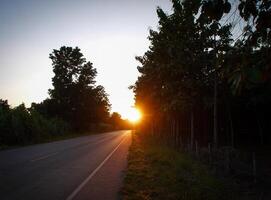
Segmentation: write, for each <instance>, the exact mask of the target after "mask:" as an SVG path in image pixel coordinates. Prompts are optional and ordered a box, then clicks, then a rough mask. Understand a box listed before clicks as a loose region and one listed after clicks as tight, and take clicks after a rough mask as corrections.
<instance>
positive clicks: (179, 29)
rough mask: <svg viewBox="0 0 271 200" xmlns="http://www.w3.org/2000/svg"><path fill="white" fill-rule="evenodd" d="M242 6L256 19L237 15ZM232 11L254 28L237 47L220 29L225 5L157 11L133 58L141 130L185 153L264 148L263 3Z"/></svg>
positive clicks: (266, 49) (187, 4) (182, 4)
mask: <svg viewBox="0 0 271 200" xmlns="http://www.w3.org/2000/svg"><path fill="white" fill-rule="evenodd" d="M249 2H250V3H253V2H254V3H255V4H256V7H255V9H256V10H257V12H255V13H254V12H252V10H251V9H249V8H248V7H247V8H245V7H246V6H248V5H247V4H248V3H249ZM240 5H242V6H243V7H242V6H240ZM240 5H239V11H240V17H243V18H244V20H246V21H249V18H250V17H252V18H253V19H255V20H256V21H254V24H252V25H251V26H252V28H250V29H247V28H248V27H246V29H245V30H244V32H243V33H242V34H243V35H244V37H243V38H241V39H239V38H233V37H232V35H231V31H232V24H230V23H228V24H227V23H221V21H220V19H221V18H222V17H224V16H225V17H227V15H229V14H230V10H231V7H232V5H231V2H230V1H227V0H203V1H200V0H198V1H188V0H184V1H178V0H172V13H171V14H166V13H165V12H164V11H163V10H162V9H160V8H158V9H157V15H158V18H159V23H158V30H157V31H153V30H150V34H149V38H148V39H149V40H150V47H149V49H148V51H147V52H145V54H144V55H143V56H141V57H136V59H137V60H138V61H139V62H140V66H139V67H138V71H139V72H140V76H139V77H138V80H137V81H136V83H135V85H134V86H132V89H133V91H134V93H135V100H136V106H137V107H139V108H140V109H141V111H142V112H143V113H144V114H143V116H144V123H143V124H142V127H141V129H142V130H145V131H146V132H147V133H149V134H151V135H154V136H157V137H159V138H161V139H163V140H167V141H168V142H169V143H170V144H173V145H177V146H180V145H181V144H182V146H185V145H190V148H195V145H196V143H197V144H198V145H205V146H207V145H208V144H209V145H210V144H212V145H214V146H217V144H218V143H219V144H220V145H237V143H238V144H240V145H243V144H247V143H255V142H256V141H257V143H259V142H260V141H261V142H262V143H263V142H265V143H269V141H270V139H271V138H270V136H269V135H268V134H267V130H268V127H269V124H270V123H269V120H267V118H268V117H267V116H269V114H270V110H271V109H270V105H269V104H268V102H270V96H271V92H270V91H271V88H270V83H271V81H270V67H271V66H270V56H269V55H270V41H269V40H268V39H267V38H264V35H262V32H261V31H265V29H266V28H267V29H266V30H267V32H268V31H269V30H270V29H268V27H269V26H268V23H266V22H259V21H257V20H260V21H261V19H260V16H259V15H260V13H261V12H268V13H269V11H270V9H269V6H270V3H269V4H267V3H266V1H250V0H247V1H245V0H244V1H243V0H242V1H240ZM244 9H245V10H244ZM258 23H264V24H265V26H263V27H262V29H260V28H259V27H260V26H258ZM248 30H250V31H251V34H249V33H248V32H247V31H248ZM269 32H270V31H269ZM269 32H268V34H269ZM258 33H261V34H258ZM254 35H256V36H257V43H253V42H252V40H253V37H254ZM255 113H256V115H255ZM248 121H249V122H254V123H249V125H248ZM243 130H245V131H246V133H247V135H246V138H245V137H244V136H243V135H242V134H241V133H242V131H243ZM218 136H219V137H218ZM255 138H257V139H256V140H255Z"/></svg>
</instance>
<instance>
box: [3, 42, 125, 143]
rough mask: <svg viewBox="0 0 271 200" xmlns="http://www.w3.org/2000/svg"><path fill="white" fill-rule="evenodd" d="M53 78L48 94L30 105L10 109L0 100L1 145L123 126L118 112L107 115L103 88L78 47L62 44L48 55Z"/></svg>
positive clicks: (106, 97)
mask: <svg viewBox="0 0 271 200" xmlns="http://www.w3.org/2000/svg"><path fill="white" fill-rule="evenodd" d="M50 59H51V60H52V66H53V72H54V77H53V78H52V83H53V89H49V95H50V97H49V98H48V99H45V100H44V101H43V102H41V103H32V105H31V107H30V108H26V107H25V105H24V104H21V105H19V106H17V107H15V108H11V107H10V105H9V104H8V102H7V101H6V100H0V145H17V144H19V145H20V144H28V143H36V142H42V141H44V140H46V139H50V138H54V137H57V136H61V135H65V134H68V133H70V132H72V133H80V132H86V131H106V130H113V129H117V128H122V127H123V126H121V125H120V123H121V122H122V119H121V118H120V117H119V118H117V119H116V116H115V115H117V113H114V114H112V116H111V115H110V112H109V111H110V106H111V105H110V103H109V100H108V95H107V93H106V92H105V89H104V87H103V86H101V85H96V81H95V78H96V76H97V70H96V69H95V68H94V67H93V64H92V63H91V62H88V61H86V59H85V58H84V56H83V54H82V53H81V51H80V49H79V48H78V47H75V48H72V47H66V46H63V47H61V48H60V49H59V50H53V52H52V53H51V54H50Z"/></svg>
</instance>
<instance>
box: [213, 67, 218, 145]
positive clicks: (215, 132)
mask: <svg viewBox="0 0 271 200" xmlns="http://www.w3.org/2000/svg"><path fill="white" fill-rule="evenodd" d="M214 76H215V78H214V148H217V78H216V72H215V75H214Z"/></svg>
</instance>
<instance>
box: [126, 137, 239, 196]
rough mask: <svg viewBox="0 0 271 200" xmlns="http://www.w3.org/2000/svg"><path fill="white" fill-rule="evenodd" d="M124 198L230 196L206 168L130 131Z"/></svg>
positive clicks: (187, 157) (182, 154)
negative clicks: (130, 138) (131, 137)
mask: <svg viewBox="0 0 271 200" xmlns="http://www.w3.org/2000/svg"><path fill="white" fill-rule="evenodd" d="M122 197H123V199H124V200H151V199H153V200H175V199H178V200H179V199H180V200H181V199H183V200H204V199H206V200H213V199H219V200H220V199H221V200H223V199H234V198H233V195H232V194H231V193H229V192H227V191H226V190H225V187H224V184H223V183H222V182H221V181H219V180H218V179H216V178H215V177H214V176H212V175H211V173H209V171H208V169H207V168H206V167H205V166H203V165H201V164H200V163H199V162H196V161H195V160H193V159H191V158H190V157H189V156H187V155H186V154H184V153H180V152H178V151H176V150H173V149H171V148H168V147H166V146H163V145H157V144H154V143H152V142H150V141H146V140H143V139H142V138H141V137H139V136H138V135H137V134H133V141H132V145H131V147H130V150H129V156H128V169H127V172H126V177H125V180H124V187H123V189H122Z"/></svg>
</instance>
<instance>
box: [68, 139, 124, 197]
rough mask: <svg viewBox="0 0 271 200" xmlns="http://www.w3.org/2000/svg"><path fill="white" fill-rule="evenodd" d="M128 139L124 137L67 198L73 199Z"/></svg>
mask: <svg viewBox="0 0 271 200" xmlns="http://www.w3.org/2000/svg"><path fill="white" fill-rule="evenodd" d="M125 139H126V136H124V137H123V139H122V140H121V142H120V143H119V144H118V145H117V146H116V148H115V149H114V150H113V151H112V152H111V153H109V154H108V156H107V157H106V158H105V159H104V160H103V162H101V163H100V164H99V166H98V167H97V168H96V169H95V170H94V171H92V173H91V174H90V175H89V176H88V177H87V178H86V179H85V180H84V181H83V182H82V183H81V184H80V185H79V186H78V187H77V188H76V189H75V190H74V191H73V192H72V193H71V194H70V195H69V196H68V197H67V198H66V200H72V199H74V197H75V196H76V195H77V194H78V193H79V192H80V190H81V189H82V188H83V187H84V186H85V185H86V184H87V183H88V182H89V180H90V179H91V178H92V177H93V176H94V175H95V174H96V173H97V172H98V171H99V170H100V169H101V168H102V166H103V165H104V164H105V163H106V162H107V161H108V160H109V158H110V157H111V156H112V155H113V153H114V152H115V151H116V150H117V149H118V148H119V146H120V145H121V144H122V142H123V141H124V140H125Z"/></svg>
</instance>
